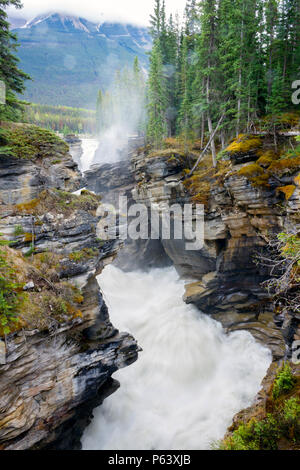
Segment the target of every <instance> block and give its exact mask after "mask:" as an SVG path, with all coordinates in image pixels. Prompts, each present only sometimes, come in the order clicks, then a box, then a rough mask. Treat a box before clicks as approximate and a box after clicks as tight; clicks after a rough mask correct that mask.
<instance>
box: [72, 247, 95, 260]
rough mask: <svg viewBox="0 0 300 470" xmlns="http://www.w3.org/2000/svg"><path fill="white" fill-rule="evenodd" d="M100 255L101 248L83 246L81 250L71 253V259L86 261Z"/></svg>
mask: <svg viewBox="0 0 300 470" xmlns="http://www.w3.org/2000/svg"><path fill="white" fill-rule="evenodd" d="M96 256H99V250H97V249H96V248H83V250H81V251H74V252H73V253H70V254H69V259H70V260H71V261H74V262H75V263H77V262H80V261H85V260H88V259H91V258H95V257H96Z"/></svg>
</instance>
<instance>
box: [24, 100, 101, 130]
mask: <svg viewBox="0 0 300 470" xmlns="http://www.w3.org/2000/svg"><path fill="white" fill-rule="evenodd" d="M24 120H25V122H28V123H30V124H36V125H38V126H40V127H44V128H46V129H49V130H51V131H56V132H60V133H63V134H64V135H66V134H72V133H75V134H81V133H87V134H93V135H94V134H95V133H96V113H95V111H93V110H87V109H79V108H70V107H67V106H50V105H45V104H34V103H32V104H30V105H28V106H26V108H25V112H24Z"/></svg>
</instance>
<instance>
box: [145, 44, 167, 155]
mask: <svg viewBox="0 0 300 470" xmlns="http://www.w3.org/2000/svg"><path fill="white" fill-rule="evenodd" d="M166 96H167V92H166V83H165V77H164V74H163V62H162V52H161V49H160V42H159V40H158V39H157V40H156V41H155V42H154V45H153V49H152V52H151V57H150V72H149V80H148V126H147V136H148V139H149V141H150V142H151V143H153V145H154V146H155V147H156V148H158V147H159V146H160V145H161V143H162V141H163V138H164V137H166V134H167V125H166V116H165V113H166Z"/></svg>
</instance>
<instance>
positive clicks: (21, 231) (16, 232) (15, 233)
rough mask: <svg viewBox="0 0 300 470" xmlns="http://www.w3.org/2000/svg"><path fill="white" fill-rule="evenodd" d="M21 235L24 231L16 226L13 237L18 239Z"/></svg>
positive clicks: (19, 226)
mask: <svg viewBox="0 0 300 470" xmlns="http://www.w3.org/2000/svg"><path fill="white" fill-rule="evenodd" d="M23 234H24V230H23V227H22V225H16V226H15V229H14V236H15V237H20V236H21V235H23Z"/></svg>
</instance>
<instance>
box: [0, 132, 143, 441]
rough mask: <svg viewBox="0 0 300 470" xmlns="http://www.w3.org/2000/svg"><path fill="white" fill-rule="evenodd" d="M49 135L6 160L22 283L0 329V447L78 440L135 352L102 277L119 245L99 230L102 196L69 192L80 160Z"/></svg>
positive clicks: (5, 216) (2, 190)
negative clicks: (112, 313)
mask: <svg viewBox="0 0 300 470" xmlns="http://www.w3.org/2000/svg"><path fill="white" fill-rule="evenodd" d="M26 132H27V131H26ZM44 137H45V139H44V140H43V138H42V136H41V135H40V138H41V141H40V142H39V146H40V147H41V152H40V153H39V149H38V150H37V154H35V155H31V156H30V158H29V159H26V158H24V159H22V158H18V157H17V156H15V157H12V156H11V155H8V156H7V158H6V157H5V156H2V157H1V160H0V174H1V178H0V181H1V183H0V200H1V205H0V215H1V218H0V232H1V233H2V234H3V236H2V238H3V237H4V238H5V239H6V240H9V241H11V242H13V244H12V245H11V248H5V256H6V258H8V259H9V261H8V262H9V263H10V264H9V266H10V268H11V269H12V271H13V275H15V277H16V279H17V281H18V282H19V283H20V285H21V286H23V292H24V293H23V294H21V295H22V302H23V303H22V306H21V308H20V311H19V312H18V321H17V324H16V325H15V327H13V326H11V332H10V334H8V335H6V338H5V340H4V336H3V337H2V338H0V362H1V365H0V390H1V393H0V446H1V448H2V449H32V448H35V449H36V448H56V449H57V448H61V449H70V448H79V447H80V437H81V434H82V432H83V429H84V428H85V426H86V425H87V423H88V422H89V420H90V417H91V414H92V410H93V408H94V407H95V406H98V405H99V404H100V403H101V402H102V401H103V399H104V398H105V397H106V396H107V395H109V394H110V393H112V392H113V391H114V390H115V389H116V387H117V386H118V384H117V383H116V382H115V381H114V380H113V379H112V378H111V376H112V374H113V373H114V372H115V371H116V370H118V369H119V368H122V367H125V366H127V365H129V364H131V363H132V362H134V361H135V360H136V359H137V354H138V346H137V343H136V341H135V340H134V338H133V337H132V336H131V335H129V334H127V333H120V332H119V331H118V330H117V329H116V328H115V327H114V326H113V325H112V324H111V322H110V319H109V314H108V310H107V307H106V305H105V302H104V300H103V297H102V294H101V291H100V288H99V286H98V283H97V280H96V276H97V275H98V274H100V273H101V271H102V269H103V267H104V266H105V265H106V264H107V263H110V262H111V261H112V260H113V259H114V258H115V256H116V253H117V251H118V245H117V244H116V242H115V241H114V240H112V241H109V240H108V241H106V242H102V241H101V240H98V239H97V235H96V231H97V224H98V223H99V220H100V217H99V216H97V208H98V206H99V204H100V198H98V197H96V196H94V195H93V194H91V193H89V192H87V191H83V193H82V194H81V195H80V194H79V195H73V194H71V193H70V191H74V190H76V189H78V188H79V187H82V185H83V182H82V179H81V176H80V174H79V172H78V169H77V165H76V163H74V162H73V160H72V158H71V156H70V155H69V153H68V151H67V149H66V147H65V144H63V143H62V144H63V145H61V147H60V149H61V151H59V152H56V150H57V149H56V148H55V147H53V146H52V145H50V146H49V145H48V141H47V135H46V136H44ZM59 145H60V144H59ZM47 146H48V147H49V148H47ZM46 148H47V152H46V155H45V152H44V150H45V149H46ZM42 150H43V152H42ZM22 253H23V255H22ZM2 333H3V332H2Z"/></svg>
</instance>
